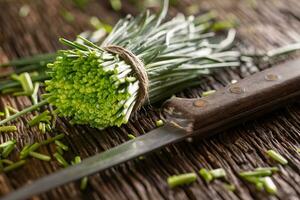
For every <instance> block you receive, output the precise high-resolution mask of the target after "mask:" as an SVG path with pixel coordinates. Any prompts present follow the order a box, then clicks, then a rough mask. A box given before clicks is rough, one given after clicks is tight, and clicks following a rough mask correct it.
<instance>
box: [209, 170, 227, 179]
mask: <svg viewBox="0 0 300 200" xmlns="http://www.w3.org/2000/svg"><path fill="white" fill-rule="evenodd" d="M209 173H210V174H211V175H212V176H213V178H225V177H226V172H225V170H224V169H223V168H218V169H213V170H210V171H209Z"/></svg>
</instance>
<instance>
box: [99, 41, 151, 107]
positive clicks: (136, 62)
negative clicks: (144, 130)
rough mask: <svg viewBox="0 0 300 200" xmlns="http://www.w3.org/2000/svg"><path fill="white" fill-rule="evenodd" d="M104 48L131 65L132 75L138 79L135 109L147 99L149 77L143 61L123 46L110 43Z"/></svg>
mask: <svg viewBox="0 0 300 200" xmlns="http://www.w3.org/2000/svg"><path fill="white" fill-rule="evenodd" d="M104 49H105V50H106V51H108V52H110V53H113V54H117V55H119V56H120V57H121V58H122V59H123V60H124V61H125V62H126V63H127V64H129V65H130V66H131V67H132V69H133V71H134V76H135V77H136V78H137V79H138V81H139V91H138V97H137V101H136V103H135V105H134V107H133V111H134V112H135V111H137V110H138V109H139V108H140V107H141V106H142V105H143V104H144V103H145V101H146V100H147V99H148V86H149V79H148V75H147V72H146V70H145V67H144V64H143V62H142V61H141V60H140V59H139V58H138V57H137V56H136V55H134V54H133V53H132V52H131V51H129V50H127V49H125V48H123V47H120V46H115V45H110V46H107V47H104Z"/></svg>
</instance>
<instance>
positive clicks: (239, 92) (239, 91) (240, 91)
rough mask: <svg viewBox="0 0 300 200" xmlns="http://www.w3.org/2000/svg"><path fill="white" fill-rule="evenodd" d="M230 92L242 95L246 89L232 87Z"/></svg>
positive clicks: (236, 86)
mask: <svg viewBox="0 0 300 200" xmlns="http://www.w3.org/2000/svg"><path fill="white" fill-rule="evenodd" d="M229 91H230V92H231V93H234V94H242V93H244V92H245V88H242V87H240V86H238V85H232V86H231V87H230V88H229Z"/></svg>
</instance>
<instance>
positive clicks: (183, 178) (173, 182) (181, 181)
mask: <svg viewBox="0 0 300 200" xmlns="http://www.w3.org/2000/svg"><path fill="white" fill-rule="evenodd" d="M196 179H197V175H196V174H195V173H186V174H180V175H174V176H170V177H169V178H168V180H167V182H168V185H169V187H170V188H174V187H176V186H180V185H186V184H190V183H192V182H194V181H196Z"/></svg>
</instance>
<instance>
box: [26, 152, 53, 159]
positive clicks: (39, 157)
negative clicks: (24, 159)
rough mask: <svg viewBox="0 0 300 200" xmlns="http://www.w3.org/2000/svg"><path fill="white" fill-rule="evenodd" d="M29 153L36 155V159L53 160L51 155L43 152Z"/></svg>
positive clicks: (32, 155)
mask: <svg viewBox="0 0 300 200" xmlns="http://www.w3.org/2000/svg"><path fill="white" fill-rule="evenodd" d="M29 155H30V156H31V157H34V158H36V159H39V160H43V161H50V160H51V157H50V156H47V155H45V154H41V153H37V152H34V151H31V152H29Z"/></svg>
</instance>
